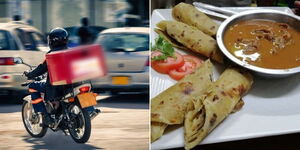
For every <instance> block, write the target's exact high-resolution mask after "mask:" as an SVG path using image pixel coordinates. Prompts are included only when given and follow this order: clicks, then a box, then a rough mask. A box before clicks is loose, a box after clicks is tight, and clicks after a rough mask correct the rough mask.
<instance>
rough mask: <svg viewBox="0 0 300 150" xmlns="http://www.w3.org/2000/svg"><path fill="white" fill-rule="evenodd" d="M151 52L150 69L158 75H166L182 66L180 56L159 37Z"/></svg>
mask: <svg viewBox="0 0 300 150" xmlns="http://www.w3.org/2000/svg"><path fill="white" fill-rule="evenodd" d="M151 51H152V52H151V67H152V68H153V69H154V70H155V71H157V72H159V73H163V74H167V73H168V72H169V71H170V70H172V69H176V68H179V67H181V66H183V65H184V60H183V57H182V55H181V54H179V53H177V52H175V50H174V48H173V47H172V45H171V44H170V43H169V42H168V41H166V40H164V39H163V38H162V37H161V36H159V37H158V38H156V39H155V44H154V46H153V47H152V48H151Z"/></svg>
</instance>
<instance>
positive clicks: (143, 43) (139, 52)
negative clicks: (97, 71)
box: [93, 27, 149, 94]
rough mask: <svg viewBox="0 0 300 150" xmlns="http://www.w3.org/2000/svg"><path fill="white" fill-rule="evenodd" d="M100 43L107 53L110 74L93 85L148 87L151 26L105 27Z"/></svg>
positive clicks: (127, 88) (116, 89)
mask: <svg viewBox="0 0 300 150" xmlns="http://www.w3.org/2000/svg"><path fill="white" fill-rule="evenodd" d="M96 43H97V44H100V45H102V46H103V48H104V51H105V54H106V62H107V67H108V71H109V73H108V75H107V76H105V77H102V78H99V79H96V80H94V81H93V88H94V89H96V90H97V89H98V90H105V91H108V90H109V91H111V92H112V94H117V93H118V92H131V91H134V92H147V93H148V90H149V28H145V27H125V28H111V29H107V30H104V31H102V32H101V33H100V34H99V36H98V38H97V40H96Z"/></svg>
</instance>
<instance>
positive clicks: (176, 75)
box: [168, 55, 203, 80]
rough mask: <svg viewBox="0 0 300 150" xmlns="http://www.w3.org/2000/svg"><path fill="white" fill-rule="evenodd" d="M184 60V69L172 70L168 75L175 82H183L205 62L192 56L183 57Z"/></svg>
mask: <svg viewBox="0 0 300 150" xmlns="http://www.w3.org/2000/svg"><path fill="white" fill-rule="evenodd" d="M183 59H184V65H183V66H182V67H180V68H177V69H173V70H170V72H169V73H168V74H169V76H170V77H171V78H172V79H174V80H181V79H182V78H183V77H185V76H186V75H188V74H191V73H192V72H194V71H195V69H196V68H197V67H198V66H200V65H201V64H202V63H203V60H201V59H199V58H197V57H195V56H191V55H183Z"/></svg>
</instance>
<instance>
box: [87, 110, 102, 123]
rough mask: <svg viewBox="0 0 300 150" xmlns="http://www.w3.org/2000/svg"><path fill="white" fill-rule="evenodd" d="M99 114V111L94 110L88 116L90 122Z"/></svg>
mask: <svg viewBox="0 0 300 150" xmlns="http://www.w3.org/2000/svg"><path fill="white" fill-rule="evenodd" d="M100 112H101V111H100V109H95V110H94V111H93V112H92V113H91V114H90V118H91V120H93V119H94V118H95V117H96V116H98V115H99V113H100Z"/></svg>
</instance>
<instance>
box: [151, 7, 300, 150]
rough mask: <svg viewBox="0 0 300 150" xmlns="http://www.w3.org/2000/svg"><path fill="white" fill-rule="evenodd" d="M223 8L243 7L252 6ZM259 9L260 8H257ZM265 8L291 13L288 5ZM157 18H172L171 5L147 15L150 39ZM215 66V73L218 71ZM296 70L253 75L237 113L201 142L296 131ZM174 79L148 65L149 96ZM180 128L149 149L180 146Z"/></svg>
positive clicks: (299, 105) (299, 101) (299, 121)
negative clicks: (275, 75)
mask: <svg viewBox="0 0 300 150" xmlns="http://www.w3.org/2000/svg"><path fill="white" fill-rule="evenodd" d="M227 9H230V10H233V11H237V12H240V11H245V10H249V9H258V8H253V7H243V8H233V7H228V8H227ZM259 9H260V8H259ZM269 9H274V10H279V11H284V12H286V13H292V11H291V10H290V9H289V8H285V7H269ZM161 20H172V17H171V9H157V10H154V11H153V14H152V18H151V41H152V43H154V39H155V38H156V37H157V34H156V33H155V32H154V30H153V29H154V28H155V25H156V24H157V23H158V22H159V21H161ZM217 70H219V69H215V71H214V72H215V73H216V74H215V75H216V76H218V75H219V73H220V72H219V71H217ZM299 81H300V74H298V75H295V76H291V77H288V78H284V79H279V80H267V79H260V78H257V77H256V78H255V79H254V84H253V87H252V89H251V91H250V92H249V93H248V94H247V95H246V96H245V97H244V98H243V99H244V101H245V105H244V107H243V108H242V110H240V111H239V112H237V113H234V114H231V115H230V116H228V117H227V118H226V119H225V120H224V121H223V122H222V123H221V124H220V125H219V126H218V127H217V128H216V129H215V130H213V131H212V132H211V133H210V134H209V135H208V136H207V137H206V138H205V139H204V140H203V141H202V142H201V144H208V143H218V142H225V141H234V140H241V139H249V138H256V137H263V136H271V135H280V134H287V133H295V132H300V85H299ZM175 83H176V81H174V80H172V79H170V78H169V77H168V76H167V75H162V74H159V73H157V72H156V71H154V70H152V69H151V84H150V89H151V93H150V96H151V98H153V97H154V96H156V95H158V94H159V93H161V92H162V91H164V90H165V89H167V88H168V87H170V86H171V85H173V84H175ZM183 146H184V138H183V128H178V129H176V130H174V131H172V132H169V133H167V134H165V135H163V136H162V137H161V138H160V139H159V140H157V141H155V142H154V143H152V144H151V147H152V149H165V148H175V147H183Z"/></svg>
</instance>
